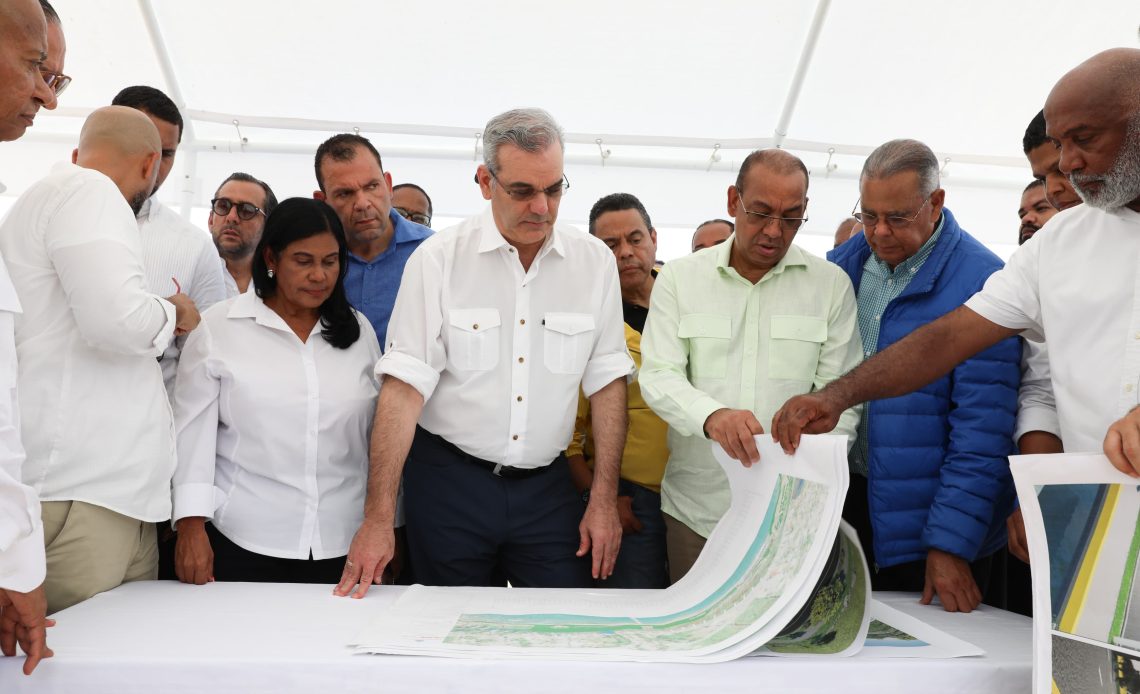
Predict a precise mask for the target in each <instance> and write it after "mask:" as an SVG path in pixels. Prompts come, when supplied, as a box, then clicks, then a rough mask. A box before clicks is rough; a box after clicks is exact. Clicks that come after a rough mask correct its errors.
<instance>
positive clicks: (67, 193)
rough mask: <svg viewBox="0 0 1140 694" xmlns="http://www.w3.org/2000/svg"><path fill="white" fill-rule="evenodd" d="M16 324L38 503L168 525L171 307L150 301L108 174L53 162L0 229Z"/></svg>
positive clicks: (30, 480)
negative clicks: (165, 368) (17, 311)
mask: <svg viewBox="0 0 1140 694" xmlns="http://www.w3.org/2000/svg"><path fill="white" fill-rule="evenodd" d="M0 254H2V255H3V257H4V259H5V261H6V262H7V264H8V271H9V272H10V273H11V275H12V283H13V284H14V285H15V286H16V292H17V293H18V294H19V296H20V303H21V305H22V306H23V308H24V313H23V315H22V316H20V318H19V319H17V321H16V349H17V353H18V357H19V364H20V366H19V388H20V415H21V416H20V419H21V420H22V427H21V432H22V437H23V441H24V447H25V449H26V450H27V460H26V461H25V462H24V469H23V480H24V482H25V483H27V484H30V485H32V486H33V487H34V488H35V489H36V490H37V491H38V492H39V495H40V499H41V500H42V501H84V502H87V503H90V504H95V505H97V506H103V507H105V508H108V509H110V510H112V511H116V512H118V513H121V514H124V515H126V516H130V517H132V518H136V519H138V520H142V521H160V520H165V519H166V518H169V517H170V475H171V473H172V472H173V470H174V431H173V424H172V421H171V417H170V405H169V403H168V401H167V399H166V392H165V390H164V389H163V387H162V372H161V371H160V370H159V368H158V361H157V360H156V357H158V356H159V355H160V354H162V351H163V350H164V349H166V346H167V345H168V344H169V343H170V338H171V336H172V335H173V333H174V326H175V310H174V306H173V305H171V304H170V303H168V302H166V301H165V300H163V299H161V298H159V297H157V296H155V295H153V294H151V293H149V292H148V291H147V289H146V280H145V279H144V277H143V268H142V260H141V255H142V252H141V250H140V248H139V230H138V226H137V225H136V223H135V218H134V215H132V214H131V209H130V207H129V206H128V205H127V203H126V201H125V200H124V199H123V195H122V193H120V192H119V189H118V188H117V187H116V186H115V184H114V183H113V182H112V181H111V179H109V178H107V177H106V176H104V175H103V174H101V173H99V172H98V171H92V170H90V169H83V168H80V167H78V166H75V165H73V164H60V165H59V166H57V167H56V168H55V169H54V170H53V171H52V173H51V175H49V176H48V177H47V178H44V179H42V180H41V181H39V182H37V183H35V184H34V185H33V186H32V187H31V188H29V189H28V191H27V192H26V193H24V194H23V195H22V196H21V197H20V199H19V200H17V201H16V204H15V205H13V207H12V209H11V211H10V212H9V213H8V217H7V218H6V219H5V220H4V222H3V224H2V225H0Z"/></svg>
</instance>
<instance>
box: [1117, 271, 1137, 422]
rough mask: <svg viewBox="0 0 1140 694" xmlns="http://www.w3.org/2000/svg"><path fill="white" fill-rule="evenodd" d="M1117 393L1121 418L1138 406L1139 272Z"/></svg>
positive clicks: (1133, 291) (1134, 282)
mask: <svg viewBox="0 0 1140 694" xmlns="http://www.w3.org/2000/svg"><path fill="white" fill-rule="evenodd" d="M1118 392H1119V394H1120V395H1119V398H1118V399H1117V402H1116V414H1117V416H1118V417H1123V416H1124V415H1126V414H1128V413H1129V412H1130V411H1131V410H1132V408H1134V407H1136V405H1137V404H1140V272H1137V273H1136V274H1135V277H1134V279H1133V289H1132V313H1131V319H1130V320H1129V321H1128V334H1127V335H1126V336H1125V337H1124V362H1123V363H1122V364H1121V365H1120V388H1119V390H1118Z"/></svg>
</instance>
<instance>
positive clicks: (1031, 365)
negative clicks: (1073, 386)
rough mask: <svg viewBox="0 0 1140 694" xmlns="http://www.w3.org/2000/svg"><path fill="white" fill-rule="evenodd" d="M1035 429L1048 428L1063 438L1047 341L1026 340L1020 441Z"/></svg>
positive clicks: (1017, 430)
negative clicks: (1054, 395) (1058, 418)
mask: <svg viewBox="0 0 1140 694" xmlns="http://www.w3.org/2000/svg"><path fill="white" fill-rule="evenodd" d="M1031 431H1044V432H1047V433H1050V434H1053V435H1054V436H1056V437H1057V438H1061V423H1060V421H1058V420H1057V402H1056V400H1055V399H1054V398H1053V379H1052V374H1051V373H1050V371H1049V349H1048V347H1047V346H1046V344H1045V343H1044V342H1034V341H1033V340H1023V341H1022V346H1021V387H1020V388H1018V390H1017V427H1016V428H1015V429H1014V431H1013V441H1014V443H1017V442H1018V441H1020V440H1021V437H1022V436H1025V435H1026V434H1028V433H1029V432H1031Z"/></svg>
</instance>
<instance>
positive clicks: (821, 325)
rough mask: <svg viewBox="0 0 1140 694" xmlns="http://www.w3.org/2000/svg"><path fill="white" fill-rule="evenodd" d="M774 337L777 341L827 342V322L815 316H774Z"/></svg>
mask: <svg viewBox="0 0 1140 694" xmlns="http://www.w3.org/2000/svg"><path fill="white" fill-rule="evenodd" d="M772 337H773V338H774V339H777V340H800V341H801V342H826V341H827V321H825V320H824V319H822V318H816V317H814V316H772Z"/></svg>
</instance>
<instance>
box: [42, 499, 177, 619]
mask: <svg viewBox="0 0 1140 694" xmlns="http://www.w3.org/2000/svg"><path fill="white" fill-rule="evenodd" d="M43 520H44V543H45V545H46V547H47V580H45V581H44V591H45V592H46V593H47V603H48V614H52V613H53V612H58V611H60V610H62V609H65V608H68V607H71V606H72V605H74V604H76V603H80V602H83V601H84V600H86V599H87V598H90V597H91V596H93V595H96V594H97V593H102V592H103V591H106V590H111V589H112V588H116V587H118V586H120V585H122V584H123V583H129V582H131V581H143V580H150V581H153V580H155V579H157V578H158V543H157V541H156V537H155V529H154V523H144V522H143V521H140V520H136V519H134V518H131V517H129V516H124V515H122V514H121V513H115V512H114V511H111V510H110V509H106V508H103V507H102V506H95V505H94V504H88V503H84V502H82V501H45V502H43Z"/></svg>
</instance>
